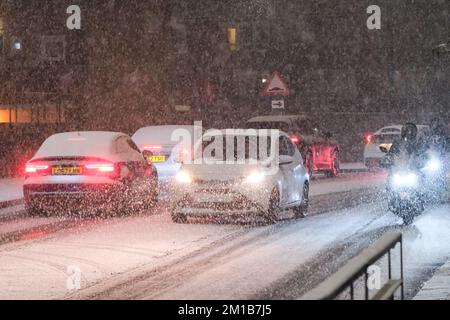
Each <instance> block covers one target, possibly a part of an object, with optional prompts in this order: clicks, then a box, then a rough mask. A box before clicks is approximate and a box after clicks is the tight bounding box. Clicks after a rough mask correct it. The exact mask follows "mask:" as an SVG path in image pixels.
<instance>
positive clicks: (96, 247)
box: [0, 212, 241, 299]
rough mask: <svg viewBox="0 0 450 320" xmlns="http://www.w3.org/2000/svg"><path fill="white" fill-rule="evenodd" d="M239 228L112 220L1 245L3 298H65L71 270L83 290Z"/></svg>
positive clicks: (157, 219)
mask: <svg viewBox="0 0 450 320" xmlns="http://www.w3.org/2000/svg"><path fill="white" fill-rule="evenodd" d="M240 230H241V228H240V227H237V226H218V225H176V224H173V223H172V222H171V221H170V217H169V215H168V214H166V213H165V212H164V214H159V215H155V216H144V217H134V218H129V219H111V220H109V221H108V222H106V223H102V224H101V225H99V224H95V223H93V224H92V226H87V227H84V228H79V229H74V230H70V231H69V230H68V231H65V232H61V233H58V234H54V235H51V236H49V237H44V238H40V239H37V240H34V241H31V242H27V243H25V242H17V243H12V244H9V245H6V246H3V248H2V251H1V252H0V269H1V272H0V299H18V298H20V299H50V298H63V297H64V296H65V295H66V294H68V293H70V291H68V290H67V288H66V282H67V279H68V273H67V269H68V268H69V267H70V266H75V267H77V268H79V269H81V284H82V286H83V287H85V286H87V285H91V284H92V283H95V282H97V281H100V280H105V279H107V278H109V277H111V276H113V275H117V274H118V273H120V272H125V271H127V270H131V269H134V268H137V267H139V266H141V265H143V264H147V265H151V266H152V267H157V266H158V265H159V264H170V261H171V260H172V259H175V258H176V257H178V256H179V255H180V254H188V253H189V252H192V251H194V250H196V249H199V248H201V247H203V246H205V245H207V244H209V243H211V242H213V241H215V240H217V239H220V238H223V237H224V236H227V235H230V234H232V233H233V232H238V231H240Z"/></svg>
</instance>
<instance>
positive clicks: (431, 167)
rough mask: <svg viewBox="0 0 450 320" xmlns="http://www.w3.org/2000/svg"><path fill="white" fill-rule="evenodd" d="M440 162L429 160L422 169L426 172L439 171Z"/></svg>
mask: <svg viewBox="0 0 450 320" xmlns="http://www.w3.org/2000/svg"><path fill="white" fill-rule="evenodd" d="M441 166H442V164H441V162H440V161H439V160H438V159H430V160H429V161H428V162H427V164H426V165H425V167H424V170H425V171H427V172H437V171H439V170H440V169H441Z"/></svg>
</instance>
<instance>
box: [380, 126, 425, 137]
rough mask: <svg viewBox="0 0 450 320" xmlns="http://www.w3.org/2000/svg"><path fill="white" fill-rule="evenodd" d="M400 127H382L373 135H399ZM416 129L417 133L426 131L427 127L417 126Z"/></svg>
mask: <svg viewBox="0 0 450 320" xmlns="http://www.w3.org/2000/svg"><path fill="white" fill-rule="evenodd" d="M402 127H403V125H401V124H399V125H392V126H387V127H383V128H381V129H380V130H378V131H377V132H375V134H378V135H380V134H396V133H398V134H400V133H401V131H402ZM417 128H418V129H419V131H422V130H425V129H428V128H429V127H428V126H426V125H418V126H417Z"/></svg>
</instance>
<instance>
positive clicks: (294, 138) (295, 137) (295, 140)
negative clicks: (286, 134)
mask: <svg viewBox="0 0 450 320" xmlns="http://www.w3.org/2000/svg"><path fill="white" fill-rule="evenodd" d="M291 142H292V143H293V144H298V143H299V142H300V139H299V138H298V137H297V136H291Z"/></svg>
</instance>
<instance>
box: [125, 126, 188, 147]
mask: <svg viewBox="0 0 450 320" xmlns="http://www.w3.org/2000/svg"><path fill="white" fill-rule="evenodd" d="M194 128H195V126H193V125H166V126H149V127H144V128H141V129H139V130H137V131H136V132H135V134H134V135H133V136H132V139H133V141H134V143H136V144H137V145H138V146H142V145H144V144H147V143H160V144H176V143H177V141H173V140H172V139H171V138H172V133H174V132H175V130H179V129H180V130H187V131H188V132H189V134H191V135H192V138H194V137H193V135H194Z"/></svg>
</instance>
